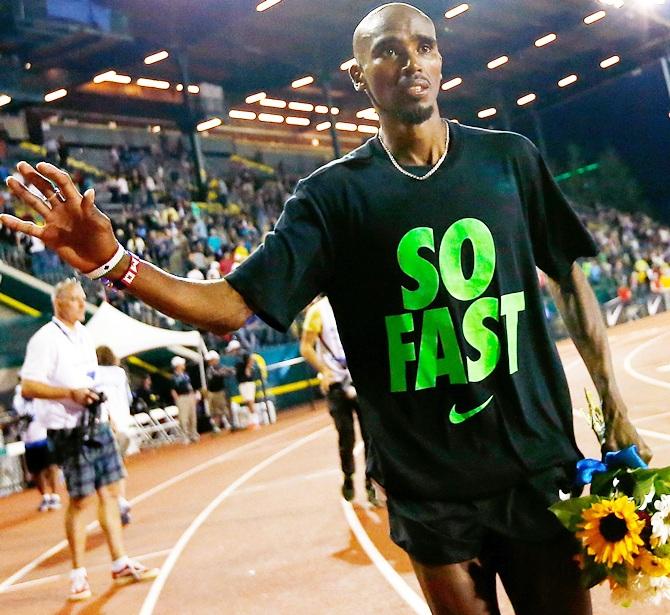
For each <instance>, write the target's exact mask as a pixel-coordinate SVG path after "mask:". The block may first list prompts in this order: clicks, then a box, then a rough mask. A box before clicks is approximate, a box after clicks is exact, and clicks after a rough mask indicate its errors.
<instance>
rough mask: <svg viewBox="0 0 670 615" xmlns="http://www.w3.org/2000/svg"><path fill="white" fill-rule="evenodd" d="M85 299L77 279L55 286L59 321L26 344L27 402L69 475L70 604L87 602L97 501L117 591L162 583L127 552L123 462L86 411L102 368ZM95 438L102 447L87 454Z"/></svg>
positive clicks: (104, 431) (107, 434) (107, 431)
mask: <svg viewBox="0 0 670 615" xmlns="http://www.w3.org/2000/svg"><path fill="white" fill-rule="evenodd" d="M85 307H86V303H85V295H84V291H83V289H82V287H81V285H80V284H79V282H77V281H76V280H74V279H69V280H64V281H63V282H60V283H59V284H57V285H56V287H55V288H54V293H53V308H54V318H53V319H52V320H51V321H50V322H49V323H47V324H46V325H44V326H43V327H42V328H41V329H40V330H39V331H38V332H37V333H35V335H33V337H32V338H31V339H30V341H29V342H28V349H27V351H26V358H25V361H24V363H23V367H22V368H21V377H22V387H23V390H22V392H23V395H24V396H26V397H27V398H32V399H33V400H34V402H33V403H34V404H36V408H35V410H36V412H38V413H39V414H40V416H41V417H43V421H44V425H45V426H46V428H47V437H48V440H49V446H50V448H51V450H52V451H53V452H54V455H55V458H56V460H57V461H58V463H59V465H61V467H62V469H63V473H64V474H65V481H66V483H67V490H68V493H69V496H70V500H69V503H68V507H67V511H66V514H65V528H66V534H67V538H68V543H69V545H70V552H71V555H72V568H73V569H72V572H71V575H70V582H71V585H70V594H69V599H70V600H75V601H76V600H85V599H87V598H89V597H90V596H91V588H90V585H89V583H88V578H87V575H86V568H84V565H83V563H84V562H83V560H84V555H85V552H86V521H85V514H86V510H87V508H88V506H89V504H90V503H91V500H92V498H91V496H92V495H93V494H94V493H96V494H97V499H98V518H99V521H100V525H101V527H102V529H103V531H104V534H105V538H106V540H107V544H108V546H109V549H110V552H111V555H112V560H113V562H112V579H113V580H114V582H115V583H128V582H134V581H143V580H147V579H151V578H154V577H156V576H157V575H158V570H157V569H151V570H149V569H147V568H146V567H145V566H143V565H142V564H140V563H139V562H137V561H134V560H131V559H130V558H129V557H128V556H127V555H126V552H125V548H124V546H123V538H122V533H121V519H120V516H119V506H118V500H117V498H118V495H119V492H118V484H119V480H121V479H122V478H123V477H124V475H125V474H124V468H123V462H122V461H121V457H120V455H119V453H118V450H117V448H116V443H115V441H114V437H113V435H112V431H111V429H110V427H109V424H108V423H106V422H101V423H98V424H96V425H95V426H94V427H93V429H91V428H90V427H89V414H90V412H88V411H87V408H89V407H90V406H91V405H92V404H94V403H95V402H96V401H97V400H98V395H97V393H96V392H95V391H94V390H93V388H92V387H93V384H94V381H95V373H96V370H97V368H98V364H97V360H96V355H95V349H94V348H93V345H92V344H91V341H90V339H89V337H88V334H87V333H86V329H85V328H84V326H83V325H82V324H81V321H83V320H84V314H85ZM86 438H93V440H94V441H95V442H96V443H97V446H88V445H87V444H86Z"/></svg>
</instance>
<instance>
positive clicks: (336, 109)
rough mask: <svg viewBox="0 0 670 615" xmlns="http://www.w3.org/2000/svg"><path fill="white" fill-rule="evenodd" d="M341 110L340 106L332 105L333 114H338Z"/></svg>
mask: <svg viewBox="0 0 670 615" xmlns="http://www.w3.org/2000/svg"><path fill="white" fill-rule="evenodd" d="M339 112H340V109H339V107H331V108H330V113H331V115H337V114H338V113H339Z"/></svg>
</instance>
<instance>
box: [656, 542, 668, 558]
mask: <svg viewBox="0 0 670 615" xmlns="http://www.w3.org/2000/svg"><path fill="white" fill-rule="evenodd" d="M652 551H653V553H654V555H657V556H658V557H670V545H658V547H656V548H654V549H652Z"/></svg>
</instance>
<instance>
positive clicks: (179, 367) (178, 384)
mask: <svg viewBox="0 0 670 615" xmlns="http://www.w3.org/2000/svg"><path fill="white" fill-rule="evenodd" d="M171 364H172V369H173V370H174V374H173V376H172V380H171V381H170V395H171V396H172V400H173V401H174V403H175V405H176V406H177V408H178V409H179V424H180V425H181V428H182V431H183V432H184V434H185V435H186V437H187V438H188V439H189V440H190V441H191V442H197V441H198V440H199V439H200V436H199V435H198V428H197V427H198V421H197V414H196V404H197V399H196V396H195V392H194V390H193V385H192V384H191V378H190V377H189V375H188V373H186V359H184V357H178V356H176V357H172V361H171Z"/></svg>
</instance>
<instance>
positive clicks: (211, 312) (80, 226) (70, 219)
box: [0, 162, 252, 334]
mask: <svg viewBox="0 0 670 615" xmlns="http://www.w3.org/2000/svg"><path fill="white" fill-rule="evenodd" d="M18 170H19V172H20V173H21V175H22V176H23V177H24V178H25V180H26V182H28V183H30V184H33V185H35V186H36V187H37V188H38V189H39V190H40V192H42V194H44V195H45V197H46V199H44V200H43V199H40V198H38V197H37V196H35V195H34V194H33V193H31V192H30V191H29V190H28V189H27V188H26V187H25V186H24V185H23V184H22V183H21V182H19V181H17V180H16V179H14V178H9V179H8V180H7V185H8V187H9V188H10V190H11V191H12V193H13V194H14V195H15V196H16V197H18V198H19V199H21V200H22V201H23V202H24V203H25V204H26V205H28V206H29V207H30V208H31V209H33V211H35V213H37V214H38V215H40V216H41V217H42V218H43V219H44V222H45V224H44V225H43V226H38V225H36V224H33V223H32V222H26V221H23V220H19V219H18V218H15V217H13V216H8V215H6V214H5V215H1V216H0V223H2V224H4V225H6V226H7V227H9V228H10V229H12V230H15V231H21V232H23V233H26V234H28V235H32V236H34V237H38V238H40V239H41V240H42V241H43V242H44V243H45V245H46V246H47V247H48V248H50V249H52V250H54V251H55V252H57V253H58V255H59V256H60V257H61V258H62V259H63V260H64V261H65V262H67V263H69V264H70V265H72V266H73V267H74V268H75V269H78V270H79V271H82V272H84V273H87V272H89V271H93V270H95V269H97V268H98V267H100V266H101V265H103V264H104V263H105V262H107V261H108V260H109V259H110V258H111V257H112V256H113V255H114V253H115V252H116V249H117V246H118V243H117V241H116V237H115V236H114V231H113V229H112V224H111V222H110V220H109V218H108V217H107V216H106V215H105V214H103V213H102V212H101V211H100V210H99V209H98V208H97V207H96V206H95V204H94V202H93V199H94V193H93V190H87V191H86V192H85V193H84V195H83V196H82V195H81V194H80V193H79V191H78V190H77V189H76V187H75V185H74V184H73V183H72V180H71V179H70V176H69V175H68V174H67V173H65V172H64V171H61V170H60V169H58V168H57V167H55V166H53V165H51V164H48V163H44V162H41V163H39V164H38V165H37V169H35V168H33V167H32V166H31V165H29V164H27V163H26V162H21V163H19V165H18ZM51 182H53V185H55V186H56V187H57V190H54V187H53V185H52V183H51ZM128 263H129V258H128V256H127V255H126V256H124V257H123V259H122V261H121V262H120V263H119V264H118V265H117V266H116V267H115V268H114V269H113V270H112V271H111V272H109V273H108V274H107V277H109V278H111V279H117V278H120V277H121V276H122V275H123V274H124V273H125V271H126V269H127V267H128ZM129 290H130V292H132V293H133V294H134V295H135V296H137V297H139V298H140V299H142V300H143V301H145V302H146V303H148V304H149V305H151V306H153V307H155V308H156V309H158V310H160V311H161V312H163V313H164V314H168V315H169V316H172V317H173V318H177V319H179V320H182V321H184V322H188V323H191V324H193V325H196V326H197V327H200V328H202V329H208V330H210V331H213V332H214V333H218V334H222V333H225V332H228V331H234V330H235V329H239V328H240V327H241V326H242V325H243V324H244V323H245V321H246V320H247V318H249V316H251V314H252V310H251V309H250V308H249V306H248V305H247V304H246V303H245V301H244V299H243V298H242V296H241V295H240V294H239V293H238V292H237V291H236V290H235V289H234V288H233V287H232V286H230V284H228V282H226V281H225V280H218V281H207V282H205V281H203V282H198V281H193V280H186V279H183V278H178V277H176V276H173V275H170V274H169V273H166V272H165V271H162V270H161V269H158V268H157V267H154V266H153V265H150V264H148V263H146V262H143V263H142V264H141V266H140V267H139V272H138V275H137V277H136V278H135V279H134V281H133V283H132V286H131V287H130V289H129Z"/></svg>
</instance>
